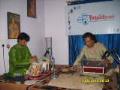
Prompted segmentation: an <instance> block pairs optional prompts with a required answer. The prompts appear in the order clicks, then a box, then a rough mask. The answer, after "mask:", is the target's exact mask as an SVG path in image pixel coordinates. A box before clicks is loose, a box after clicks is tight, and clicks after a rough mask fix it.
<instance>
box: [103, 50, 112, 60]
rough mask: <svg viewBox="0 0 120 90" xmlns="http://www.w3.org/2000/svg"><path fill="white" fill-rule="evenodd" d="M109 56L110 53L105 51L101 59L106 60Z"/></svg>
mask: <svg viewBox="0 0 120 90" xmlns="http://www.w3.org/2000/svg"><path fill="white" fill-rule="evenodd" d="M109 56H110V51H108V50H107V51H105V53H104V54H103V56H102V59H106V58H107V57H109Z"/></svg>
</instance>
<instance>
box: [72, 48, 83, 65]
mask: <svg viewBox="0 0 120 90" xmlns="http://www.w3.org/2000/svg"><path fill="white" fill-rule="evenodd" d="M84 55H85V54H84V48H83V49H82V51H81V53H80V55H78V56H77V59H76V60H75V62H74V65H81V60H82V58H83V57H84Z"/></svg>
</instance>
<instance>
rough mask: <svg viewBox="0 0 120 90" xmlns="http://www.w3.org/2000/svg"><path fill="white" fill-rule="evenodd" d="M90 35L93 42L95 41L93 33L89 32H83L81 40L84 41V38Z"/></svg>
mask: <svg viewBox="0 0 120 90" xmlns="http://www.w3.org/2000/svg"><path fill="white" fill-rule="evenodd" d="M87 37H90V38H91V39H92V40H93V41H94V42H95V43H96V42H97V39H96V37H95V35H94V34H92V33H90V32H86V33H84V34H83V40H84V41H85V38H87Z"/></svg>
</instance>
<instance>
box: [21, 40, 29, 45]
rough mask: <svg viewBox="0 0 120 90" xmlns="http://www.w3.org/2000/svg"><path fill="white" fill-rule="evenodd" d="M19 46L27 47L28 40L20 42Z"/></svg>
mask: <svg viewBox="0 0 120 90" xmlns="http://www.w3.org/2000/svg"><path fill="white" fill-rule="evenodd" d="M19 44H20V45H23V46H26V45H27V41H26V40H20V41H19Z"/></svg>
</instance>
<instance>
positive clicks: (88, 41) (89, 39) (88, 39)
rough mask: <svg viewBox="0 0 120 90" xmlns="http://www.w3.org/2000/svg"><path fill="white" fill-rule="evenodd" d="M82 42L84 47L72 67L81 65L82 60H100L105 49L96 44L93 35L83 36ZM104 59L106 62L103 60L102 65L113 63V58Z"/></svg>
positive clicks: (86, 34) (101, 45) (88, 33)
mask: <svg viewBox="0 0 120 90" xmlns="http://www.w3.org/2000/svg"><path fill="white" fill-rule="evenodd" d="M83 40H84V42H85V46H84V47H83V49H82V51H81V53H80V55H79V56H78V57H77V59H76V61H75V63H74V65H81V60H82V59H84V58H85V59H87V60H100V59H101V60H102V59H103V58H102V57H103V55H104V53H105V52H106V51H107V49H106V47H105V46H104V45H103V44H101V43H99V42H97V40H96V37H95V35H93V34H92V33H90V32H87V33H85V34H84V35H83ZM104 59H106V60H103V64H106V65H107V64H110V63H112V62H113V58H112V57H111V56H109V57H108V58H104Z"/></svg>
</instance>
